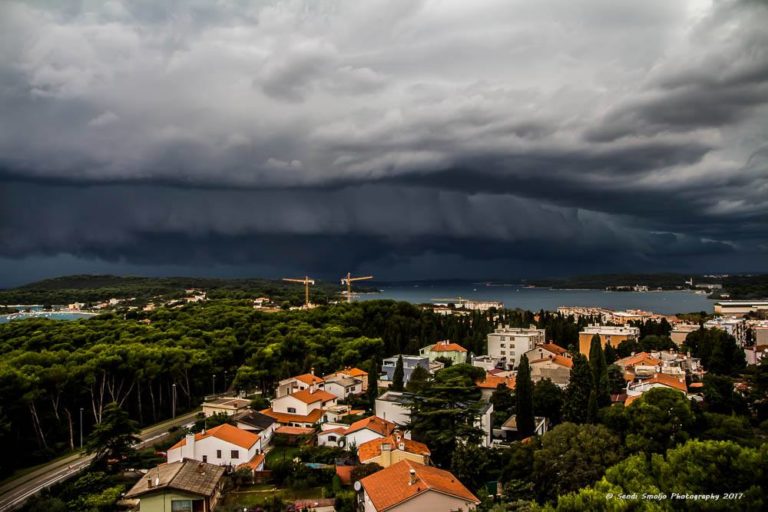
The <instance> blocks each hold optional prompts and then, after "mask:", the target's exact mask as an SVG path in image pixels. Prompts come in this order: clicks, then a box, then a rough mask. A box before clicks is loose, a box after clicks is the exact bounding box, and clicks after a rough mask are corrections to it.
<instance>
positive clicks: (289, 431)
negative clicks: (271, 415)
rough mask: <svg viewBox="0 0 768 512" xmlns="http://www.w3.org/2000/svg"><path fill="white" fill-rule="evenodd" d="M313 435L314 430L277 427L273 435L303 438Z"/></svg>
mask: <svg viewBox="0 0 768 512" xmlns="http://www.w3.org/2000/svg"><path fill="white" fill-rule="evenodd" d="M314 433H315V429H313V428H306V427H277V428H276V429H275V434H283V435H286V436H304V435H307V434H314Z"/></svg>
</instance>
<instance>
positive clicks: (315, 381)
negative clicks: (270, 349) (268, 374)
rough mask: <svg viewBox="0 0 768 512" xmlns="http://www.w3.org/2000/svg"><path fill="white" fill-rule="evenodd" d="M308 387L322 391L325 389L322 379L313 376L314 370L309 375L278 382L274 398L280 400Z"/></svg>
mask: <svg viewBox="0 0 768 512" xmlns="http://www.w3.org/2000/svg"><path fill="white" fill-rule="evenodd" d="M310 387H314V389H323V388H324V387H325V382H324V381H323V379H321V378H320V377H317V376H315V370H314V368H313V369H312V371H311V372H310V373H305V374H302V375H296V376H295V377H290V378H288V379H283V380H281V381H280V382H278V383H277V389H276V390H275V396H276V397H277V398H281V397H284V396H286V395H290V394H292V393H295V392H297V391H302V390H304V389H309V388H310Z"/></svg>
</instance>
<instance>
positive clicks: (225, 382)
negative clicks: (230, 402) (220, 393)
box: [224, 370, 228, 394]
mask: <svg viewBox="0 0 768 512" xmlns="http://www.w3.org/2000/svg"><path fill="white" fill-rule="evenodd" d="M227 373H228V372H227V370H224V393H225V394H226V392H227Z"/></svg>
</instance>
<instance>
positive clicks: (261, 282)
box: [0, 275, 374, 305]
mask: <svg viewBox="0 0 768 512" xmlns="http://www.w3.org/2000/svg"><path fill="white" fill-rule="evenodd" d="M316 283H317V284H315V285H314V286H312V287H311V300H312V302H316V303H321V304H322V303H326V302H328V300H331V299H336V298H338V296H339V291H340V290H341V288H340V285H339V284H338V282H329V281H325V282H323V281H316ZM190 288H196V289H201V290H205V291H206V292H207V294H208V297H209V298H213V299H215V298H229V299H250V298H255V297H260V296H266V297H269V298H270V299H272V300H274V301H275V302H277V303H281V302H285V301H287V302H290V303H291V304H294V305H296V304H301V303H302V302H303V300H304V287H303V286H302V285H301V284H298V283H287V282H284V281H279V280H269V279H218V278H204V277H130V276H112V275H74V276H64V277H57V278H54V279H45V280H43V281H38V282H35V283H30V284H27V285H24V286H20V287H18V288H12V289H7V290H0V304H69V303H72V302H98V301H103V300H107V299H111V298H118V299H125V298H129V297H134V298H136V300H137V302H146V301H148V300H149V299H151V298H153V297H163V298H166V299H174V298H180V297H183V296H184V295H185V292H184V290H186V289H190ZM355 289H356V290H359V291H374V289H373V288H364V287H361V286H356V287H355Z"/></svg>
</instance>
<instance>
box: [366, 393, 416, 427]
mask: <svg viewBox="0 0 768 512" xmlns="http://www.w3.org/2000/svg"><path fill="white" fill-rule="evenodd" d="M413 397H414V395H413V393H406V392H403V391H386V392H385V393H384V394H382V395H381V396H380V397H378V398H377V399H376V404H375V410H376V416H378V417H379V418H382V419H385V420H387V421H391V422H393V423H396V424H397V425H400V426H401V427H402V426H405V425H407V424H408V423H409V422H410V421H411V404H412V403H413Z"/></svg>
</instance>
